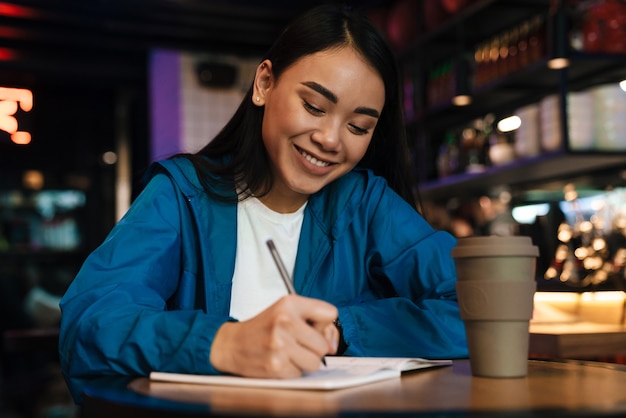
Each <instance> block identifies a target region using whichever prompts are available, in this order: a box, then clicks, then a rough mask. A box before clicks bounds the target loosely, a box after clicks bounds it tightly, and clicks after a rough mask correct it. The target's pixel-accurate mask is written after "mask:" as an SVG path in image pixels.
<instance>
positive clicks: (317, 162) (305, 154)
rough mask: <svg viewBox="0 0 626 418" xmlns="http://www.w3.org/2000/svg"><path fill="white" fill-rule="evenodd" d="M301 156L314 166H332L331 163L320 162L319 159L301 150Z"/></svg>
mask: <svg viewBox="0 0 626 418" xmlns="http://www.w3.org/2000/svg"><path fill="white" fill-rule="evenodd" d="M300 154H302V156H303V157H304V158H306V160H307V161H308V162H310V163H311V164H313V165H316V166H318V167H326V166H328V165H330V163H328V162H326V161H320V160H318V159H317V158H315V157H313V156H311V155H310V154H307V153H306V152H305V151H304V150H300Z"/></svg>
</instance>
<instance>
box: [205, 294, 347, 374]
mask: <svg viewBox="0 0 626 418" xmlns="http://www.w3.org/2000/svg"><path fill="white" fill-rule="evenodd" d="M336 318H337V308H336V307H335V306H333V305H331V304H330V303H327V302H324V301H321V300H319V299H312V298H307V297H303V296H298V295H288V296H284V297H282V298H281V299H279V300H278V301H277V302H275V303H274V304H273V305H272V306H270V307H269V308H267V309H266V310H264V311H263V312H261V313H260V314H259V315H257V316H255V317H254V318H251V319H249V320H246V321H241V322H226V323H224V324H223V325H222V326H221V327H220V329H219V330H218V331H217V333H216V334H215V338H214V340H213V345H212V346H211V355H210V361H211V364H212V365H213V367H215V368H216V369H217V370H219V371H221V372H223V373H230V374H237V375H241V376H247V377H262V378H292V377H298V376H301V375H302V373H303V372H311V371H315V370H318V369H319V367H320V365H321V359H322V357H323V356H324V355H326V354H335V352H336V351H337V342H338V340H339V332H338V331H337V328H336V327H335V325H334V320H335V319H336Z"/></svg>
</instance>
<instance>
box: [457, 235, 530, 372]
mask: <svg viewBox="0 0 626 418" xmlns="http://www.w3.org/2000/svg"><path fill="white" fill-rule="evenodd" d="M538 255H539V250H538V248H537V247H536V246H534V245H532V241H531V240H530V238H529V237H518V236H516V237H499V236H485V237H468V238H460V239H459V240H458V242H457V246H456V247H455V248H453V249H452V257H453V258H454V261H455V265H456V270H457V283H456V289H457V296H458V300H459V309H460V313H461V318H462V319H463V321H464V324H465V332H466V335H467V343H468V349H469V355H470V366H471V369H472V374H473V375H474V376H482V377H523V376H526V374H527V368H528V339H529V334H528V325H529V321H530V319H531V317H532V312H533V298H534V294H535V290H536V282H535V270H536V259H537V256H538Z"/></svg>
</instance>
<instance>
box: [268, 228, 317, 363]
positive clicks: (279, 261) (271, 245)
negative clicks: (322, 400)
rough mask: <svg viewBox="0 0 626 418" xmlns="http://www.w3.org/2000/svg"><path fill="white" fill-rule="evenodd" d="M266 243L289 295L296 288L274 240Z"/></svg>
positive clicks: (292, 293) (294, 291)
mask: <svg viewBox="0 0 626 418" xmlns="http://www.w3.org/2000/svg"><path fill="white" fill-rule="evenodd" d="M266 244H267V248H269V249H270V253H271V254H272V258H273V259H274V263H275V264H276V267H277V268H278V272H279V273H280V277H281V278H282V279H283V282H284V283H285V286H286V287H287V292H289V294H290V295H295V294H296V289H295V288H294V287H293V280H291V277H290V276H289V273H287V269H286V268H285V264H284V263H283V259H282V258H281V257H280V254H278V250H277V249H276V245H274V241H272V240H271V239H268V240H267V242H266ZM322 364H323V365H324V366H326V358H325V357H322Z"/></svg>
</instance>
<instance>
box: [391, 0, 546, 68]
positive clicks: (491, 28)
mask: <svg viewBox="0 0 626 418" xmlns="http://www.w3.org/2000/svg"><path fill="white" fill-rule="evenodd" d="M550 2H551V0H476V1H474V2H473V3H472V4H470V5H468V6H466V7H465V8H464V9H462V10H460V11H459V12H458V13H456V14H455V15H453V16H450V17H449V18H448V19H447V20H445V21H444V22H443V23H442V24H441V25H440V26H439V27H437V28H436V29H435V30H432V31H430V32H427V33H424V34H421V35H420V37H419V39H418V40H417V41H416V42H414V43H413V44H411V45H409V47H407V48H406V49H404V50H403V51H402V52H401V53H400V54H399V58H400V59H401V60H402V61H406V60H409V59H411V58H414V57H416V56H420V55H422V56H427V57H428V59H429V60H430V61H437V60H439V59H441V58H443V57H446V56H450V55H452V54H455V53H457V52H458V50H459V38H460V39H462V40H463V46H464V47H470V46H473V45H475V44H477V43H479V42H482V41H484V40H485V39H487V38H489V37H490V36H492V35H493V34H495V33H498V32H500V31H501V30H503V29H506V28H508V27H510V26H512V25H515V24H518V23H520V22H521V21H523V20H524V19H527V18H530V17H532V16H535V15H537V14H539V13H546V14H547V13H548V10H549V7H550Z"/></svg>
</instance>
